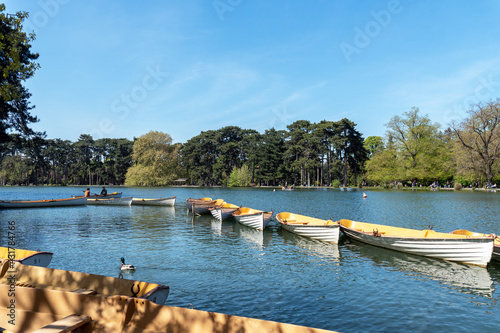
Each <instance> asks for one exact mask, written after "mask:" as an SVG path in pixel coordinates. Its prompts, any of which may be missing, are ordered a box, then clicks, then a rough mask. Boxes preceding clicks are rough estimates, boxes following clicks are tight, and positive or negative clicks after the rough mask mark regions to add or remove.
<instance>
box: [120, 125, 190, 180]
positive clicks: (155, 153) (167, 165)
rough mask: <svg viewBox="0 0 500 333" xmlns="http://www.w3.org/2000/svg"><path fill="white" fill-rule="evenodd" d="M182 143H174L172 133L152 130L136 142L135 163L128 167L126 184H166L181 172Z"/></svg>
mask: <svg viewBox="0 0 500 333" xmlns="http://www.w3.org/2000/svg"><path fill="white" fill-rule="evenodd" d="M179 150H180V144H172V138H171V137H170V135H168V134H166V133H162V132H157V131H151V132H149V133H147V134H145V135H143V136H140V137H139V138H137V139H136V140H135V142H134V147H133V153H132V159H133V165H132V166H131V167H130V168H129V169H128V171H127V175H126V181H125V184H126V185H139V186H165V185H171V184H172V182H173V180H175V179H176V178H178V177H179V175H180V174H181V168H180V161H179Z"/></svg>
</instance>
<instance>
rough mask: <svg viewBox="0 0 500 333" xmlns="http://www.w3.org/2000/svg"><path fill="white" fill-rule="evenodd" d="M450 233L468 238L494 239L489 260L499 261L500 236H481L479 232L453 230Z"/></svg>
mask: <svg viewBox="0 0 500 333" xmlns="http://www.w3.org/2000/svg"><path fill="white" fill-rule="evenodd" d="M450 233H451V234H455V235H465V236H469V237H495V242H494V243H493V254H492V256H491V259H493V260H496V261H500V236H497V235H495V234H482V233H479V232H474V231H469V230H464V229H460V230H454V231H452V232H450Z"/></svg>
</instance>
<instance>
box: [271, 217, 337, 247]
mask: <svg viewBox="0 0 500 333" xmlns="http://www.w3.org/2000/svg"><path fill="white" fill-rule="evenodd" d="M276 219H277V220H278V222H279V223H280V224H281V226H282V227H283V229H285V230H287V231H290V232H293V233H295V234H297V235H300V236H304V237H309V238H312V239H317V240H322V241H325V242H332V243H336V244H337V243H338V242H339V234H340V228H339V224H338V223H337V222H334V221H332V220H320V219H317V218H314V217H309V216H304V215H299V214H293V213H288V212H283V213H279V214H277V215H276Z"/></svg>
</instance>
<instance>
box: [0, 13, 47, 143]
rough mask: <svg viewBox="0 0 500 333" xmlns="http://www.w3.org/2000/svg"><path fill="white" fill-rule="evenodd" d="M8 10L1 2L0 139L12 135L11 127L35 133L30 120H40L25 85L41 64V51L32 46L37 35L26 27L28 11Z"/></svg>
mask: <svg viewBox="0 0 500 333" xmlns="http://www.w3.org/2000/svg"><path fill="white" fill-rule="evenodd" d="M4 11H5V5H4V4H1V3H0V143H5V142H8V141H9V140H10V139H11V138H12V137H11V136H10V135H9V132H11V131H17V132H18V133H20V134H22V135H23V136H31V135H35V134H36V133H35V132H34V131H33V130H32V129H31V128H29V124H30V123H34V122H37V121H38V119H37V118H36V117H34V116H32V115H31V114H30V110H31V109H33V106H30V103H29V98H30V96H31V94H30V93H29V92H28V90H27V89H26V88H25V87H24V86H23V82H24V81H25V80H27V79H29V78H30V77H32V76H33V75H34V73H35V71H36V69H38V67H39V65H38V63H36V62H35V60H36V59H37V58H38V54H37V53H32V52H31V50H30V49H31V44H30V43H31V42H32V41H33V40H34V39H35V35H34V34H30V35H27V34H26V33H25V32H23V31H22V28H23V21H24V20H25V19H26V18H27V17H28V13H26V12H18V13H16V14H15V15H8V14H5V13H4Z"/></svg>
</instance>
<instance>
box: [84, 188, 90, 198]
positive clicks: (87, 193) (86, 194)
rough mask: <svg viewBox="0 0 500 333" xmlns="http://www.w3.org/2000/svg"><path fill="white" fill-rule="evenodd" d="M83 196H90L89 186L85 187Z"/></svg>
mask: <svg viewBox="0 0 500 333" xmlns="http://www.w3.org/2000/svg"><path fill="white" fill-rule="evenodd" d="M84 197H90V188H88V187H87V190H86V191H85V194H84Z"/></svg>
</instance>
